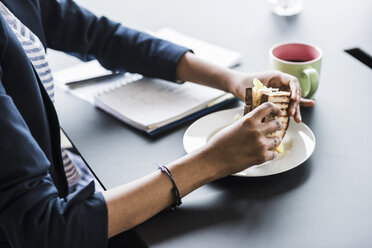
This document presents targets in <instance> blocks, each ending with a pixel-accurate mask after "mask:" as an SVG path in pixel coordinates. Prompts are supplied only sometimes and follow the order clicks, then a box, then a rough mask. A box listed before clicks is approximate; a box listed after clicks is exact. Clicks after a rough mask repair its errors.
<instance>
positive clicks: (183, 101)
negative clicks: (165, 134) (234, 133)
mask: <svg viewBox="0 0 372 248" xmlns="http://www.w3.org/2000/svg"><path fill="white" fill-rule="evenodd" d="M234 100H235V98H234V97H233V96H232V95H231V94H226V93H225V92H223V91H220V90H216V89H212V88H208V87H204V86H200V85H196V84H193V83H189V82H185V83H184V84H181V85H178V84H175V83H170V82H167V81H164V80H160V79H148V78H143V79H141V80H139V81H135V82H133V83H129V84H125V85H123V86H120V87H118V88H113V89H111V90H108V91H104V92H102V93H100V94H97V95H96V96H95V101H94V104H95V105H96V106H97V107H99V108H101V109H103V110H105V111H106V112H108V113H110V114H112V115H114V116H115V117H117V118H118V119H120V120H122V121H124V122H126V123H128V124H130V125H131V126H134V127H136V128H138V129H141V130H144V131H146V132H147V133H149V134H156V133H159V132H160V131H162V130H164V129H168V128H170V127H172V126H175V125H176V124H181V123H180V121H183V122H184V121H187V120H188V119H191V118H196V117H198V116H201V115H202V114H205V113H207V112H210V111H212V110H214V109H216V108H217V107H219V106H221V105H222V104H227V103H228V102H230V101H234ZM186 117H189V118H188V119H187V120H185V118H186Z"/></svg>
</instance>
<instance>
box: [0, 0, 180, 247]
mask: <svg viewBox="0 0 372 248" xmlns="http://www.w3.org/2000/svg"><path fill="white" fill-rule="evenodd" d="M1 1H2V2H3V3H4V4H5V5H6V6H7V7H8V8H9V9H10V11H12V13H13V14H14V15H15V16H17V18H18V19H20V21H21V22H22V23H23V24H25V25H26V26H28V27H29V28H30V29H31V30H32V32H33V33H35V34H36V35H37V36H38V37H39V38H40V40H41V42H42V43H43V44H44V47H45V48H47V47H49V48H52V49H56V50H60V51H64V52H67V53H69V54H72V55H74V56H77V57H79V58H80V59H82V60H85V61H86V60H91V59H97V60H98V61H99V62H100V63H101V64H102V65H103V66H104V67H106V68H107V69H111V70H113V71H124V70H125V71H129V72H138V73H141V74H143V75H146V76H149V77H158V78H163V79H167V80H170V81H175V79H176V78H175V73H176V67H177V63H178V61H179V59H180V58H181V56H182V55H183V54H184V53H185V52H186V51H187V49H186V48H184V47H180V46H177V45H174V44H172V43H169V42H166V41H163V40H160V39H156V38H154V37H151V36H149V35H147V34H144V33H141V32H137V31H135V30H132V29H130V28H126V27H124V26H122V25H120V24H118V23H115V22H112V21H110V20H109V19H107V18H105V17H97V16H95V15H93V14H92V13H91V12H89V11H88V10H86V9H84V8H82V7H79V6H78V5H77V4H75V3H74V2H73V1H71V0H1ZM59 129H60V126H59V123H58V118H57V115H56V112H55V109H54V106H53V104H52V102H51V101H50V99H49V97H48V95H47V93H46V91H45V90H44V88H43V86H42V85H41V82H40V79H39V78H38V76H37V74H36V73H35V71H34V69H33V67H32V64H31V63H30V61H29V59H28V57H27V55H26V54H25V52H24V51H23V48H22V46H21V45H20V44H19V42H18V40H17V38H16V37H15V35H14V34H13V32H12V31H11V30H10V28H9V27H8V25H7V23H6V22H5V21H4V19H3V18H2V17H1V15H0V247H3V245H4V246H5V247H9V246H11V247H40V248H41V247H53V248H58V247H79V248H83V247H105V246H106V241H107V208H106V203H105V201H104V199H103V196H102V194H101V193H95V192H94V185H93V184H92V183H91V184H89V185H88V186H87V187H85V188H84V189H82V190H81V191H79V192H75V193H74V194H72V195H68V196H67V193H68V187H67V181H66V176H65V174H64V169H63V165H62V159H61V151H60V137H59Z"/></svg>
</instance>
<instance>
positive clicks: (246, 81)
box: [229, 71, 315, 122]
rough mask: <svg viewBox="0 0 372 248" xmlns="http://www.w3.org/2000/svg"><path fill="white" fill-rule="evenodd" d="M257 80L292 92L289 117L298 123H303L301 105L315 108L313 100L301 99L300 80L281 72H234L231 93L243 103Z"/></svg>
mask: <svg viewBox="0 0 372 248" xmlns="http://www.w3.org/2000/svg"><path fill="white" fill-rule="evenodd" d="M254 78H257V79H258V80H260V81H261V82H262V84H263V85H265V86H267V87H272V88H279V89H280V90H284V91H290V92H291V93H292V94H291V103H290V105H289V115H290V116H293V117H294V119H295V121H296V122H301V112H300V105H301V106H305V107H312V106H314V104H315V102H314V101H313V100H308V99H303V98H301V95H302V89H301V87H300V83H299V81H298V79H297V78H296V77H294V76H292V75H289V74H286V73H283V72H280V71H265V72H258V73H241V72H234V73H232V75H231V77H229V81H230V82H229V89H230V92H231V93H233V94H234V95H235V96H237V97H238V98H239V99H240V100H241V101H243V102H244V99H245V89H246V88H249V87H253V79H254Z"/></svg>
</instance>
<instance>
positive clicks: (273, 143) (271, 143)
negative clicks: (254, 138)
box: [266, 137, 282, 151]
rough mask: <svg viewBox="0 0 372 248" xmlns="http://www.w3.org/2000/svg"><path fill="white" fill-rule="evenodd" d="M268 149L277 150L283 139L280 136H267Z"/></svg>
mask: <svg viewBox="0 0 372 248" xmlns="http://www.w3.org/2000/svg"><path fill="white" fill-rule="evenodd" d="M266 143H267V145H266V147H267V149H268V150H269V151H270V150H275V149H276V148H277V147H278V145H280V143H282V139H281V138H280V137H274V138H267V142H266Z"/></svg>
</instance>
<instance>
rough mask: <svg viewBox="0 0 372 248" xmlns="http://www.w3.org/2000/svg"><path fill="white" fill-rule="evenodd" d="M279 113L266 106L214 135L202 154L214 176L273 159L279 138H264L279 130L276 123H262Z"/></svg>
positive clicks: (279, 141) (268, 104)
mask: <svg viewBox="0 0 372 248" xmlns="http://www.w3.org/2000/svg"><path fill="white" fill-rule="evenodd" d="M280 113H281V110H280V109H279V107H278V106H276V105H275V104H273V103H265V104H262V105H260V106H259V107H257V108H256V109H254V110H253V111H251V112H249V113H248V114H246V115H245V116H243V117H242V118H241V119H240V120H239V121H237V122H235V123H233V124H232V125H230V126H228V127H226V128H225V129H223V130H221V131H220V132H219V133H217V134H216V135H215V136H214V137H213V138H212V139H211V140H210V141H209V142H208V144H207V146H206V147H205V148H203V150H202V151H201V152H202V153H204V156H203V157H204V159H207V160H208V164H210V165H212V166H215V168H214V169H215V170H216V175H217V177H224V176H227V175H230V174H233V173H237V172H239V171H242V170H244V169H246V168H248V167H250V166H253V165H257V164H261V163H263V162H265V161H267V160H272V159H274V158H276V156H277V152H276V151H275V148H276V147H277V146H278V145H279V144H280V143H281V138H279V137H276V138H268V137H267V135H268V134H270V133H272V132H275V131H278V130H281V129H282V123H281V122H280V121H279V120H276V119H274V120H271V121H267V122H263V121H262V120H263V119H264V118H265V117H266V116H268V115H270V114H272V115H275V116H279V115H280Z"/></svg>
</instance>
